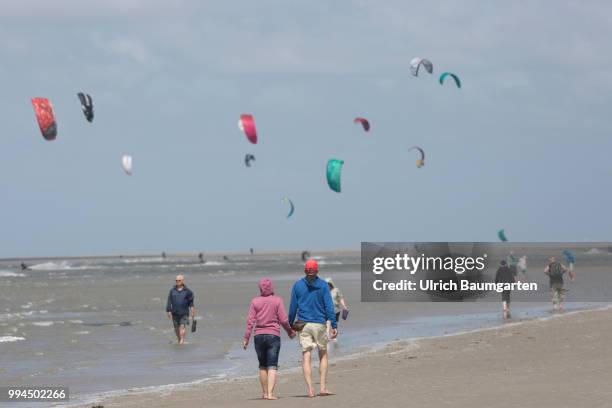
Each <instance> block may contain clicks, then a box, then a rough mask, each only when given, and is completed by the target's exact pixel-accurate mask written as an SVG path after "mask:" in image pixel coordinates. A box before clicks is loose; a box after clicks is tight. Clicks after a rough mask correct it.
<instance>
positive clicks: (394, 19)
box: [0, 0, 612, 257]
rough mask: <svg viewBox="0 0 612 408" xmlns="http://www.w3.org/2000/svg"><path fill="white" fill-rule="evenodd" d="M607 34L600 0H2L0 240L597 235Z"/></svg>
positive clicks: (606, 144)
mask: <svg viewBox="0 0 612 408" xmlns="http://www.w3.org/2000/svg"><path fill="white" fill-rule="evenodd" d="M610 38H612V3H610V2H606V1H589V2H581V1H562V0H560V1H542V2H533V1H512V2H482V1H469V0H468V1H462V2H456V1H436V2H426V1H405V0H397V1H396V0H389V1H386V0H380V1H365V0H347V1H343V2H330V1H316V0H315V1H310V2H297V1H281V0H258V1H257V2H254V1H223V2H222V1H195V0H194V1H188V0H182V1H174V2H168V1H161V0H110V1H100V0H98V1H86V0H56V1H54V2H49V1H34V0H23V1H19V2H14V1H6V0H0V61H1V62H0V118H1V119H2V132H1V136H0V154H1V160H0V191H1V192H2V199H1V201H0V210H1V211H0V225H2V229H1V230H0V257H33V256H77V255H95V254H130V253H159V252H161V251H166V252H169V253H172V252H186V251H198V252H199V251H205V252H206V251H243V250H248V248H250V247H253V248H255V250H256V251H257V250H302V249H310V250H313V251H314V250H323V249H338V248H354V249H357V248H359V245H360V242H361V241H422V242H424V241H494V240H496V239H497V231H498V230H499V229H500V228H505V230H506V235H507V236H508V239H509V240H511V241H523V242H524V241H610V240H611V239H612V237H611V234H612V218H611V217H609V216H608V214H609V209H610V208H611V207H612V193H611V190H610V188H609V185H610V182H611V176H612V161H611V160H610V159H609V155H610V152H611V151H612V133H611V130H612V129H611V128H612V126H611V124H610V113H609V109H610V101H611V95H612V93H611V92H612V52H610V50H611V46H610V43H609V39H610ZM416 56H420V57H424V58H428V59H430V60H431V61H432V62H433V65H434V74H433V75H429V74H427V73H425V72H422V73H421V74H420V75H419V77H418V78H415V77H413V76H411V75H410V70H409V63H410V60H411V59H412V58H413V57H416ZM444 71H450V72H454V73H456V74H457V75H458V76H459V77H460V78H461V80H462V88H461V89H460V90H459V89H457V88H456V87H454V86H453V84H452V82H447V83H445V85H444V86H440V85H439V84H438V81H437V79H438V76H439V75H440V73H442V72H444ZM80 91H82V92H87V93H89V94H91V95H92V97H93V101H94V109H95V119H94V121H93V123H88V122H86V121H85V119H84V116H83V115H82V112H81V110H80V104H79V101H78V98H77V96H76V93H77V92H80ZM36 96H44V97H47V98H49V99H50V100H51V102H52V104H53V107H54V111H55V115H56V118H57V122H58V137H57V140H55V141H53V142H47V141H45V140H44V139H43V138H42V137H41V135H40V131H39V129H38V126H37V123H36V120H35V117H34V113H33V109H32V106H31V103H30V98H32V97H36ZM243 113H250V114H253V115H254V117H255V121H256V125H257V129H258V134H259V142H258V143H257V145H252V144H250V143H249V142H248V141H247V139H246V137H245V136H244V135H243V134H242V133H241V132H240V130H239V129H238V127H237V122H238V118H239V116H240V114H243ZM357 116H362V117H366V118H368V119H369V120H370V123H371V125H372V129H371V131H370V132H369V133H365V132H363V131H362V130H361V129H360V128H359V127H358V126H356V125H355V124H353V118H355V117H357ZM413 145H419V146H421V147H422V148H423V149H424V150H425V152H426V155H427V156H426V165H425V166H424V167H423V168H421V169H417V168H416V166H415V160H416V159H417V157H416V156H417V154H416V153H415V152H414V151H412V152H410V151H408V149H409V148H410V147H411V146H413ZM246 153H252V154H254V155H255V156H256V162H255V163H254V164H253V166H252V167H251V168H246V167H245V166H244V162H243V159H244V155H245V154H246ZM123 154H130V155H132V156H133V160H134V173H133V175H132V176H127V175H125V174H124V173H123V171H122V169H121V164H120V162H121V156H122V155H123ZM331 158H338V159H343V160H344V161H345V165H344V168H343V174H342V192H341V193H340V194H338V193H335V192H333V191H331V190H330V189H329V188H328V186H327V183H326V180H325V168H326V163H327V160H329V159H331ZM285 196H287V197H290V198H291V199H292V201H293V202H294V204H295V214H294V216H293V217H292V218H290V219H286V217H285V216H286V214H287V211H288V209H287V204H285V203H283V202H281V199H282V198H283V197H285Z"/></svg>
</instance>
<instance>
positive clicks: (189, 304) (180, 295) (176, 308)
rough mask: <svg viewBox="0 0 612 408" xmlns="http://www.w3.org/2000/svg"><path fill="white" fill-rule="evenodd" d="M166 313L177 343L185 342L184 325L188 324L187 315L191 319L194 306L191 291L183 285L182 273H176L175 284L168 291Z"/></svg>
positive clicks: (193, 313)
mask: <svg viewBox="0 0 612 408" xmlns="http://www.w3.org/2000/svg"><path fill="white" fill-rule="evenodd" d="M166 313H167V314H168V319H171V320H172V324H173V325H174V333H175V334H176V339H177V340H178V344H181V345H182V344H185V326H188V325H189V317H191V319H192V320H193V318H194V316H195V308H194V307H193V292H192V291H191V290H190V289H189V288H188V287H187V286H185V277H184V276H183V275H177V277H176V279H175V285H174V286H173V287H172V289H170V293H168V302H167V303H166Z"/></svg>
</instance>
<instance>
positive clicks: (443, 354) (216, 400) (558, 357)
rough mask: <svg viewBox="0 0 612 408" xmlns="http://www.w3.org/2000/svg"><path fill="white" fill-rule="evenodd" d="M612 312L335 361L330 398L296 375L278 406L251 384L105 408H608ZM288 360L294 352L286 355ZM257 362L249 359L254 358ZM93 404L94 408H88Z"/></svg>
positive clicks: (136, 398) (137, 398)
mask: <svg viewBox="0 0 612 408" xmlns="http://www.w3.org/2000/svg"><path fill="white" fill-rule="evenodd" d="M611 337H612V310H609V309H608V310H597V311H584V312H575V313H570V314H566V315H562V316H555V317H552V318H550V319H544V320H539V319H538V320H532V321H524V322H518V323H509V324H506V325H504V326H502V327H499V328H493V329H486V330H481V331H477V332H470V333H465V334H458V335H452V336H444V337H438V338H429V339H421V340H415V341H410V342H407V341H400V342H395V343H392V344H389V345H388V346H386V347H385V348H384V349H382V350H379V351H376V352H372V353H367V354H363V355H361V356H359V357H358V358H351V359H344V360H340V361H333V359H332V365H331V368H330V381H329V383H330V384H329V388H330V389H331V390H332V391H333V392H335V393H336V395H334V396H330V397H317V398H314V399H312V400H311V399H308V398H306V397H305V396H304V394H305V389H304V386H303V381H302V378H301V375H300V373H297V372H291V373H287V372H286V371H285V372H281V373H280V382H279V384H278V386H277V393H278V395H279V397H280V399H279V400H278V401H276V402H274V401H263V400H258V399H257V398H258V396H259V388H258V387H259V385H258V383H257V380H256V379H255V378H254V377H253V378H244V379H235V380H230V381H226V382H220V383H215V384H204V385H198V386H193V387H189V388H187V389H180V390H176V391H173V392H172V393H170V394H160V393H151V394H146V393H139V394H137V395H125V396H122V397H117V398H114V399H110V400H106V401H103V402H102V404H103V405H104V407H105V408H110V407H124V408H125V407H133V408H138V407H148V408H150V407H170V406H181V407H185V408H188V407H194V408H195V407H250V406H252V407H264V406H270V405H281V404H290V405H291V406H292V407H319V406H321V407H323V406H334V407H351V408H355V407H370V406H390V407H399V406H401V407H429V406H437V407H442V406H453V407H474V408H478V407H483V408H484V407H493V406H494V407H496V408H502V407H534V408H536V407H537V408H541V407H578V406H580V407H587V406H588V407H610V406H612V402H611V401H612V388H610V375H611V374H612V342H610V338H611ZM285 352H296V351H295V350H285ZM253 358H254V357H253ZM89 406H91V405H89Z"/></svg>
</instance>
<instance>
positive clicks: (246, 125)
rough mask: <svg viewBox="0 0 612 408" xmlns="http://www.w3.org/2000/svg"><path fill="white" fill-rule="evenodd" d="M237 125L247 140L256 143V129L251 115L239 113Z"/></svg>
mask: <svg viewBox="0 0 612 408" xmlns="http://www.w3.org/2000/svg"><path fill="white" fill-rule="evenodd" d="M238 127H239V128H240V130H241V131H243V132H244V134H245V135H246V137H247V139H249V142H251V143H253V144H257V130H256V129H255V119H253V115H240V120H239V121H238Z"/></svg>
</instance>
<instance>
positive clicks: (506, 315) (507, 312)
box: [502, 302, 509, 320]
mask: <svg viewBox="0 0 612 408" xmlns="http://www.w3.org/2000/svg"><path fill="white" fill-rule="evenodd" d="M502 308H503V315H504V320H508V314H509V310H508V303H506V302H502Z"/></svg>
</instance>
